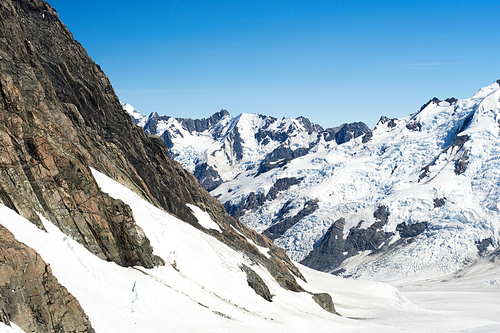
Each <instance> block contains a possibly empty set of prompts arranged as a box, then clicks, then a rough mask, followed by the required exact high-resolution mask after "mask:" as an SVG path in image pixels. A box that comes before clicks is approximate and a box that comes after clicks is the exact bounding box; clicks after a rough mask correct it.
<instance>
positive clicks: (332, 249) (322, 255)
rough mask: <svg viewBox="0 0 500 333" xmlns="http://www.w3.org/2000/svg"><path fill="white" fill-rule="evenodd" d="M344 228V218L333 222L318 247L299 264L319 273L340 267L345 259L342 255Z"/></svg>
mask: <svg viewBox="0 0 500 333" xmlns="http://www.w3.org/2000/svg"><path fill="white" fill-rule="evenodd" d="M344 226H345V220H344V218H340V219H338V220H337V221H335V222H334V223H333V224H332V225H331V226H330V228H328V230H327V231H326V233H325V235H324V236H323V238H322V239H321V240H320V241H319V245H318V246H316V247H315V248H314V249H313V250H312V251H311V252H310V253H309V254H308V255H307V256H306V257H305V258H304V259H303V260H302V261H301V262H300V263H301V264H303V265H305V266H308V267H311V268H314V269H317V270H319V271H325V270H328V269H330V268H335V267H338V266H340V264H341V263H342V262H343V261H344V259H345V258H346V256H345V255H344V253H343V252H344V244H345V239H344Z"/></svg>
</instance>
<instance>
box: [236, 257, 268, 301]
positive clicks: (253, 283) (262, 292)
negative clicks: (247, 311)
mask: <svg viewBox="0 0 500 333" xmlns="http://www.w3.org/2000/svg"><path fill="white" fill-rule="evenodd" d="M241 270H242V271H243V272H245V273H246V274H247V282H248V285H249V286H250V288H252V289H253V290H254V291H255V293H256V294H257V295H259V296H261V297H262V298H264V299H265V300H266V301H268V302H272V301H273V295H271V292H270V291H269V287H268V286H267V285H266V283H265V282H264V280H262V278H261V277H260V276H259V274H257V273H255V271H254V270H252V269H251V268H250V267H248V266H246V265H243V266H242V267H241Z"/></svg>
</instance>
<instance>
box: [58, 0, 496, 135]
mask: <svg viewBox="0 0 500 333" xmlns="http://www.w3.org/2000/svg"><path fill="white" fill-rule="evenodd" d="M49 3H50V4H51V5H52V7H54V8H55V9H56V10H57V11H58V13H59V16H60V18H61V20H62V21H63V22H64V23H65V24H66V26H67V27H68V28H69V29H70V30H71V31H72V32H73V34H74V37H75V39H77V40H78V41H79V42H80V43H82V45H83V46H84V47H85V48H86V49H87V52H88V53H89V55H90V56H91V57H92V58H93V59H94V61H96V62H97V63H98V64H100V65H101V67H102V69H103V70H104V72H105V73H106V74H107V75H108V76H109V78H110V80H111V82H112V84H113V86H114V88H115V90H116V93H117V94H118V96H119V98H120V99H121V100H122V101H123V102H128V103H130V104H132V105H133V106H134V107H135V108H136V109H137V110H139V111H141V112H142V113H143V114H148V113H149V112H152V111H156V112H158V113H159V114H162V115H170V116H175V117H190V118H205V117H209V116H210V115H211V114H213V113H215V112H217V111H219V110H220V109H223V108H224V109H227V110H228V111H229V112H230V113H231V114H232V115H234V116H235V115H238V114H240V113H243V112H245V113H261V114H265V115H270V116H275V117H297V116H300V115H302V116H306V117H308V118H310V119H311V120H312V121H313V122H315V123H318V124H320V125H322V126H323V127H332V126H337V125H340V124H341V123H344V122H353V121H364V122H365V123H367V124H368V125H369V126H370V127H373V126H374V125H375V123H376V122H377V120H378V119H379V118H380V116H382V115H385V116H388V117H404V116H406V115H408V114H410V113H412V112H414V111H416V110H418V109H419V108H420V106H421V105H422V104H423V103H425V102H426V101H428V100H429V99H431V98H432V97H434V96H436V97H438V98H440V99H445V98H447V97H452V96H453V97H457V98H467V97H470V96H471V95H473V94H474V93H475V92H476V91H477V90H478V89H480V88H481V87H483V86H485V85H488V84H490V83H493V82H494V81H495V80H498V79H500V1H499V0H488V1H481V0H479V1H461V0H455V1H440V0H434V1H426V0H422V1H389V0H378V1H355V0H353V1H348V0H345V1H344V0H341V1H273V0H266V1H189V0H183V1H182V0H179V1H177V0H176V1H169V0H161V1H157V0H151V1H147V2H139V1H130V0H120V1H115V0H110V1H102V0H100V1H95V0H88V1H68V0H51V1H49Z"/></svg>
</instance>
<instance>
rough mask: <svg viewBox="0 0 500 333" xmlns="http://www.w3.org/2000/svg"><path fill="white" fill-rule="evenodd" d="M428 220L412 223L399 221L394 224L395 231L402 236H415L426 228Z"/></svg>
mask: <svg viewBox="0 0 500 333" xmlns="http://www.w3.org/2000/svg"><path fill="white" fill-rule="evenodd" d="M428 224H429V223H428V222H417V223H413V224H406V223H405V222H403V223H400V224H398V225H397V226H396V231H398V232H399V235H400V236H401V237H402V238H409V237H415V236H418V235H420V234H421V233H423V232H424V231H425V229H427V226H428Z"/></svg>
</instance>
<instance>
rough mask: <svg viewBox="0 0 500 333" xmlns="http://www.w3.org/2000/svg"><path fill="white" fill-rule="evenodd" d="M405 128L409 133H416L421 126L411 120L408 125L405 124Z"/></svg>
mask: <svg viewBox="0 0 500 333" xmlns="http://www.w3.org/2000/svg"><path fill="white" fill-rule="evenodd" d="M406 128H407V129H409V130H410V131H415V132H418V131H420V130H422V125H420V123H419V122H417V121H415V120H412V121H410V122H409V123H408V124H406Z"/></svg>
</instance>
